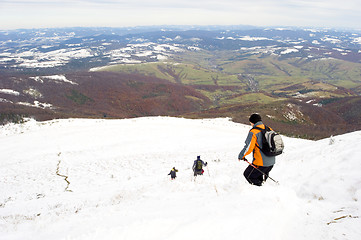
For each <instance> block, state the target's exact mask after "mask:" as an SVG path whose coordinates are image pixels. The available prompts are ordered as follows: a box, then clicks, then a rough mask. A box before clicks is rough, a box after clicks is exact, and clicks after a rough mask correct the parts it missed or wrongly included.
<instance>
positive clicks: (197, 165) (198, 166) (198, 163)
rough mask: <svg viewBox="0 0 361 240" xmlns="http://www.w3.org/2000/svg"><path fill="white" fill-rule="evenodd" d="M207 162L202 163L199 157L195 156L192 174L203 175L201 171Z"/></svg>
mask: <svg viewBox="0 0 361 240" xmlns="http://www.w3.org/2000/svg"><path fill="white" fill-rule="evenodd" d="M207 164H208V163H207V162H203V161H202V160H201V156H197V160H195V161H194V163H193V167H192V169H193V172H194V176H197V175H203V173H204V170H203V166H207Z"/></svg>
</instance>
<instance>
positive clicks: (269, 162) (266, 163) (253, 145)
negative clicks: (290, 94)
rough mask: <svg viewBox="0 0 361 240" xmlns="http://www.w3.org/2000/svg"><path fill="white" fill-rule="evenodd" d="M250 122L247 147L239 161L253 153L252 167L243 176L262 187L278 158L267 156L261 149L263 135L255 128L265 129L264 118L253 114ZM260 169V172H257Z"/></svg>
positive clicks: (240, 155) (240, 154)
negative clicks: (250, 127)
mask: <svg viewBox="0 0 361 240" xmlns="http://www.w3.org/2000/svg"><path fill="white" fill-rule="evenodd" d="M249 122H250V123H251V125H252V129H251V130H250V131H249V133H248V136H247V138H246V141H245V145H244V147H243V149H242V151H241V152H240V153H239V155H238V160H246V158H245V157H246V156H247V155H248V154H250V153H253V160H252V165H253V166H251V165H249V166H248V167H247V168H246V169H245V171H244V173H243V175H244V177H245V178H246V179H247V181H248V182H249V183H250V184H253V185H257V186H262V184H263V182H265V181H266V180H267V178H268V173H269V172H270V171H271V170H272V168H273V165H274V164H275V159H276V157H274V156H272V157H268V156H266V155H265V154H264V153H263V152H262V151H261V150H260V149H261V148H262V133H261V131H260V130H258V129H254V128H253V127H259V128H262V129H265V125H264V124H263V123H262V118H261V116H260V115H259V114H256V113H254V114H252V115H251V116H250V118H249ZM255 168H258V169H259V170H260V171H261V172H263V173H264V174H262V173H261V172H260V171H257V169H255Z"/></svg>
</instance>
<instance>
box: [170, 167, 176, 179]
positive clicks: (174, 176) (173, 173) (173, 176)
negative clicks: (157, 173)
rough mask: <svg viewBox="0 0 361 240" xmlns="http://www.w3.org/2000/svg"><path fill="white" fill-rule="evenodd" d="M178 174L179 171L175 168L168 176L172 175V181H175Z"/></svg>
mask: <svg viewBox="0 0 361 240" xmlns="http://www.w3.org/2000/svg"><path fill="white" fill-rule="evenodd" d="M176 172H178V170H177V169H176V168H175V167H173V168H172V170H170V173H168V175H170V178H171V179H172V180H174V179H175V178H176V177H177V174H176Z"/></svg>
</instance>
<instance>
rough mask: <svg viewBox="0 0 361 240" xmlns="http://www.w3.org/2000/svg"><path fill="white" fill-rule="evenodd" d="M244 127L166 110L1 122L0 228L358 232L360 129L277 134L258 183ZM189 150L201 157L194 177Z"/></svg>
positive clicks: (321, 235)
mask: <svg viewBox="0 0 361 240" xmlns="http://www.w3.org/2000/svg"><path fill="white" fill-rule="evenodd" d="M249 129H250V126H246V125H242V124H236V123H233V122H231V121H230V120H229V119H203V120H187V119H180V118H169V117H147V118H137V119H125V120H81V119H68V120H54V121H48V122H35V121H29V122H27V123H25V124H22V125H6V126H2V127H0V130H1V132H0V152H1V159H0V176H1V181H0V191H1V194H0V238H1V239H147V240H152V239H157V240H159V239H169V238H171V239H180V240H181V239H182V240H183V239H207V240H210V239H227V240H229V239H237V240H239V239H260V238H263V239H359V237H360V236H361V230H360V226H361V218H360V216H361V213H360V203H359V201H360V199H361V190H360V189H361V187H360V186H361V177H360V170H361V162H360V157H359V156H360V153H361V150H360V148H359V146H358V145H359V144H358V143H360V142H361V132H353V133H350V134H345V135H341V136H336V137H332V138H329V139H324V140H320V141H309V140H301V139H293V138H287V137H284V141H285V145H286V148H285V152H284V154H282V155H281V156H279V157H277V163H276V165H275V167H274V169H273V170H272V171H271V176H272V177H273V178H275V179H276V180H278V181H279V182H280V185H276V184H275V183H273V182H272V181H270V180H268V182H266V184H265V185H264V186H262V187H256V186H251V185H249V184H248V183H247V182H246V180H245V179H244V178H243V175H242V174H243V171H244V169H245V168H246V167H247V164H246V163H244V162H239V161H238V160H237V156H238V153H239V151H240V150H241V149H242V147H243V143H244V140H245V138H246V135H247V132H248V131H249ZM197 155H200V156H201V158H202V159H203V160H205V161H207V162H208V167H207V168H205V174H204V175H203V176H200V177H197V178H196V179H194V178H193V176H192V170H191V166H192V164H193V161H194V160H195V158H196V157H197ZM172 167H176V168H177V169H178V170H179V172H178V174H177V179H176V180H174V181H171V180H170V177H169V176H168V175H167V174H168V173H169V171H170V170H171V168H172Z"/></svg>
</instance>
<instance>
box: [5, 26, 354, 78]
mask: <svg viewBox="0 0 361 240" xmlns="http://www.w3.org/2000/svg"><path fill="white" fill-rule="evenodd" d="M214 28H215V27H214ZM181 29H182V28H181V27H178V28H175V27H173V28H171V27H168V28H157V27H154V28H130V29H122V28H121V29H116V28H66V29H34V30H12V31H0V69H1V70H2V71H20V72H46V71H48V72H50V71H58V72H64V71H73V70H78V69H89V68H92V67H99V66H103V65H108V64H116V63H144V62H155V61H159V60H163V59H165V58H168V57H169V55H171V54H174V53H176V52H179V51H190V50H193V51H196V50H197V49H204V50H219V51H222V50H232V51H239V52H241V53H243V54H248V55H254V54H259V53H262V54H264V55H277V56H279V57H282V58H289V57H292V58H294V57H301V58H305V59H320V58H335V59H342V60H347V61H351V62H360V61H361V50H360V49H361V33H357V32H341V31H335V30H316V29H281V28H278V29H248V30H242V29H241V30H236V29H233V28H230V29H222V30H220V29H216V30H198V29H197V30H194V29H193V30H181ZM184 29H185V28H184ZM208 29H212V28H211V27H208Z"/></svg>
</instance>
